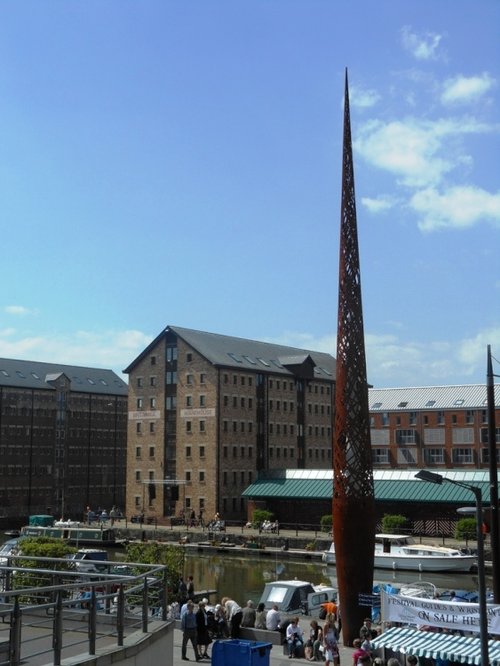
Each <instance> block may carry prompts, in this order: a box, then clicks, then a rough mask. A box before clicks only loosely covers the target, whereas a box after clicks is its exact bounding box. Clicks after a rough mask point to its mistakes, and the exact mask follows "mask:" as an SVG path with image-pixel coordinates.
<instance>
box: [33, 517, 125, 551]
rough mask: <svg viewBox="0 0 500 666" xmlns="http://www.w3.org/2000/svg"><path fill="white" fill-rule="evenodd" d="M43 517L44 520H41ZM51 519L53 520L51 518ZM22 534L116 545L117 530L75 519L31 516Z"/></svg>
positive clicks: (84, 543) (72, 542)
mask: <svg viewBox="0 0 500 666" xmlns="http://www.w3.org/2000/svg"><path fill="white" fill-rule="evenodd" d="M41 518H43V520H40V519H41ZM50 519H51V520H50ZM21 536H25V537H40V536H46V537H52V538H53V539H63V540H64V541H68V542H69V543H71V544H76V545H96V546H114V545H115V544H116V538H115V531H114V530H113V529H112V528H110V527H104V526H102V525H97V526H95V527H92V526H90V525H82V524H81V523H77V522H73V521H58V523H56V524H54V519H53V518H52V517H51V516H30V519H29V525H25V526H24V527H22V528H21Z"/></svg>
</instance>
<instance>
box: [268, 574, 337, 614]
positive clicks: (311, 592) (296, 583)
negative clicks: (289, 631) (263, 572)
mask: <svg viewBox="0 0 500 666" xmlns="http://www.w3.org/2000/svg"><path fill="white" fill-rule="evenodd" d="M336 598H337V590H336V589H335V588H333V587H329V586H328V585H313V584H312V583H308V582H307V581H303V580H296V579H294V580H275V581H272V582H269V583H266V584H265V586H264V591H263V592H262V596H261V598H260V602H261V603H263V604H264V606H265V607H266V608H267V609H268V610H269V609H270V608H272V606H274V605H276V606H277V607H278V610H279V611H280V612H282V613H288V614H291V615H293V614H295V613H304V614H306V615H318V614H319V611H320V610H321V608H322V605H323V604H325V603H326V602H328V601H332V599H336Z"/></svg>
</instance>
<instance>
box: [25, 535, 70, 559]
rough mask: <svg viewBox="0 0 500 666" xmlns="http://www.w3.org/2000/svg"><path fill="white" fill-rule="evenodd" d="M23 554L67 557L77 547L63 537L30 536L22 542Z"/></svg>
mask: <svg viewBox="0 0 500 666" xmlns="http://www.w3.org/2000/svg"><path fill="white" fill-rule="evenodd" d="M20 548H21V551H22V552H21V554H22V555H27V556H30V555H31V556H32V557H66V555H69V554H71V553H76V551H77V549H76V548H73V546H70V545H69V544H68V543H67V542H66V541H62V539H53V538H52V537H45V536H40V537H32V538H30V537H28V538H26V539H22V541H21V542H20Z"/></svg>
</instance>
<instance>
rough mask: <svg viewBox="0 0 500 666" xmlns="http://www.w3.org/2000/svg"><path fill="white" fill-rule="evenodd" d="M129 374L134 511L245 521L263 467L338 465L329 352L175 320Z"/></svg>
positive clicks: (129, 492) (129, 503)
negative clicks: (249, 492)
mask: <svg viewBox="0 0 500 666" xmlns="http://www.w3.org/2000/svg"><path fill="white" fill-rule="evenodd" d="M124 372H126V373H128V375H129V413H128V453H127V508H126V511H127V515H128V516H131V515H133V514H141V513H143V514H144V517H145V519H147V518H151V519H152V518H154V519H156V520H158V521H159V522H161V521H163V520H164V519H165V518H167V517H170V516H180V515H185V514H188V515H189V514H191V512H192V511H194V512H195V514H196V516H199V514H200V512H201V513H202V514H203V516H204V519H205V520H210V519H211V518H212V517H213V516H214V514H215V513H216V512H218V513H220V514H221V516H222V517H223V518H226V519H233V520H234V519H245V518H246V500H244V499H243V498H242V492H243V491H244V489H245V488H246V487H247V486H249V485H250V484H251V483H252V482H253V481H254V479H256V477H257V474H259V473H260V472H263V471H265V470H270V469H281V468H297V469H306V468H308V469H331V466H332V435H333V405H334V379H335V359H334V358H333V357H332V356H330V355H329V354H325V353H320V352H313V351H308V350H303V349H296V348H291V347H285V346H282V345H275V344H271V343H265V342H257V341H253V340H246V339H242V338H235V337H229V336H225V335H218V334H214V333H204V332H201V331H195V330H190V329H186V328H180V327H177V326H167V327H166V328H165V329H164V330H163V331H162V332H161V333H160V334H159V335H158V337H157V338H156V339H155V340H153V342H152V343H151V344H150V345H149V346H148V347H147V348H146V349H145V350H144V351H143V352H142V353H141V354H140V355H139V356H138V357H137V358H136V359H135V360H134V361H133V362H132V363H131V364H130V366H129V367H128V368H126V369H125V371H124Z"/></svg>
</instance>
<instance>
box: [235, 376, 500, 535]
mask: <svg viewBox="0 0 500 666" xmlns="http://www.w3.org/2000/svg"><path fill="white" fill-rule="evenodd" d="M368 394H369V403H368V404H369V410H370V437H371V447H372V461H373V469H374V481H375V504H376V513H377V519H378V520H379V521H380V520H381V519H382V516H383V515H384V513H403V514H404V515H405V516H407V517H408V518H410V519H411V520H422V519H432V518H434V519H443V518H447V519H452V520H454V521H456V520H457V514H456V510H457V507H460V506H463V505H464V504H470V503H471V493H470V491H467V490H464V489H460V488H458V487H457V486H450V485H449V484H443V485H442V486H432V485H431V484H423V483H421V482H420V481H417V480H416V479H415V473H416V472H417V471H418V470H419V469H422V468H429V469H432V470H433V471H435V472H438V473H440V474H441V473H442V474H445V475H448V476H450V477H451V478H454V479H456V480H462V481H466V482H468V483H469V484H470V483H472V484H473V485H477V486H479V487H481V488H482V492H483V501H484V502H485V504H487V503H488V501H489V500H488V493H489V438H488V434H489V432H488V405H487V392H486V385H485V384H470V385H468V384H463V385H454V386H421V387H410V388H388V389H373V388H372V389H369V392H368ZM495 405H496V406H497V407H496V415H495V425H496V427H495V445H496V460H497V465H498V463H499V462H500V452H499V450H498V447H499V445H500V385H496V386H495ZM332 484H333V474H332V473H331V472H330V473H329V474H328V473H326V472H321V473H320V472H318V473H314V472H312V471H309V470H303V471H301V470H281V471H278V470H276V471H270V472H267V473H266V474H262V475H261V476H260V477H259V479H256V480H255V481H254V483H253V484H252V485H251V486H249V487H248V488H247V489H246V490H245V491H244V497H245V498H246V500H247V501H248V503H249V504H251V503H258V505H259V506H262V505H265V506H267V508H272V509H273V510H274V511H275V512H276V515H277V516H278V517H279V519H280V521H282V522H288V521H290V522H295V521H299V522H300V521H303V522H310V521H308V520H307V516H308V514H309V515H315V516H321V515H324V514H329V513H330V512H331V500H332Z"/></svg>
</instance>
